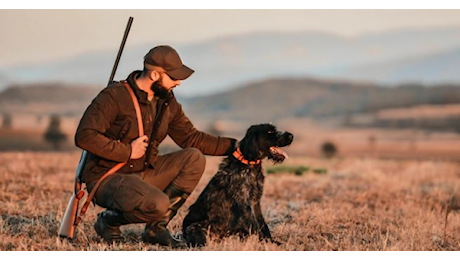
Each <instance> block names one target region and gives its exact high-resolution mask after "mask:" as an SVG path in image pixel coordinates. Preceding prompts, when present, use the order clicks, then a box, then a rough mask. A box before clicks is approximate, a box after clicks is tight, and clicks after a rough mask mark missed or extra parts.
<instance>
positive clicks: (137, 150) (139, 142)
mask: <svg viewBox="0 0 460 260" xmlns="http://www.w3.org/2000/svg"><path fill="white" fill-rule="evenodd" d="M148 140H149V138H148V137H147V136H146V135H144V136H141V137H139V138H137V139H136V140H134V141H132V142H131V157H130V159H139V158H141V157H142V156H144V154H145V151H146V150H147V146H148V145H149V144H148V142H147V141H148Z"/></svg>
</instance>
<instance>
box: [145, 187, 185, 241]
mask: <svg viewBox="0 0 460 260" xmlns="http://www.w3.org/2000/svg"><path fill="white" fill-rule="evenodd" d="M164 193H165V194H166V195H168V197H169V202H170V204H169V208H168V211H167V212H166V214H165V215H164V216H163V218H162V219H160V220H158V221H156V222H152V223H147V225H146V226H145V230H144V233H143V234H142V240H143V241H144V242H146V243H151V244H160V245H163V246H171V247H173V248H180V247H187V244H186V243H185V242H184V241H182V240H179V239H176V238H174V237H173V236H171V233H169V230H168V229H167V228H166V226H167V225H168V223H169V221H170V220H171V219H172V218H173V217H174V216H175V215H176V213H177V210H178V209H179V208H180V207H181V206H182V205H183V204H184V202H185V201H186V200H187V197H188V196H189V194H188V193H186V192H183V191H181V190H179V189H177V188H176V187H174V186H173V185H172V184H170V185H169V186H168V187H167V188H166V189H165V191H164Z"/></svg>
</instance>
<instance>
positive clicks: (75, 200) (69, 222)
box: [59, 190, 85, 239]
mask: <svg viewBox="0 0 460 260" xmlns="http://www.w3.org/2000/svg"><path fill="white" fill-rule="evenodd" d="M83 195H85V192H84V191H83V190H80V191H79V192H78V193H77V194H75V193H74V194H73V195H72V197H71V198H70V201H69V204H67V209H66V211H65V213H64V217H63V218H62V221H61V227H60V229H59V236H60V237H62V238H68V239H74V238H75V226H76V225H75V220H76V218H77V210H78V205H79V204H80V199H81V198H82V197H83Z"/></svg>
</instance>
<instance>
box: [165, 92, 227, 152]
mask: <svg viewBox="0 0 460 260" xmlns="http://www.w3.org/2000/svg"><path fill="white" fill-rule="evenodd" d="M170 103H171V106H170V109H171V111H172V113H173V114H172V119H171V121H170V122H169V125H168V135H169V136H170V137H171V138H172V139H173V140H174V142H176V144H177V145H179V146H180V147H182V148H191V147H193V148H197V149H198V150H200V151H201V152H202V153H203V154H205V155H217V156H220V155H227V154H230V153H231V152H233V150H234V148H235V145H236V139H234V138H228V137H220V136H214V135H211V134H207V133H204V132H201V131H198V130H197V129H196V128H195V127H194V126H193V124H192V122H190V120H189V118H188V117H187V116H186V115H185V114H184V111H183V110H182V106H181V104H179V103H178V102H177V100H176V99H175V98H173V99H172V100H171V102H170Z"/></svg>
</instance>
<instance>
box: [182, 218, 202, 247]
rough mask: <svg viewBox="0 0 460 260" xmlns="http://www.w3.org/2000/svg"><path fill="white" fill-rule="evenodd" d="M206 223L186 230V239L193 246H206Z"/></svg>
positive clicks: (188, 227) (195, 224)
mask: <svg viewBox="0 0 460 260" xmlns="http://www.w3.org/2000/svg"><path fill="white" fill-rule="evenodd" d="M204 227H205V225H204V223H200V222H199V223H193V224H191V225H189V226H187V227H185V228H184V230H183V231H184V232H183V234H184V239H185V241H187V243H188V244H189V245H191V246H204V245H205V244H206V232H205V230H204Z"/></svg>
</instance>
